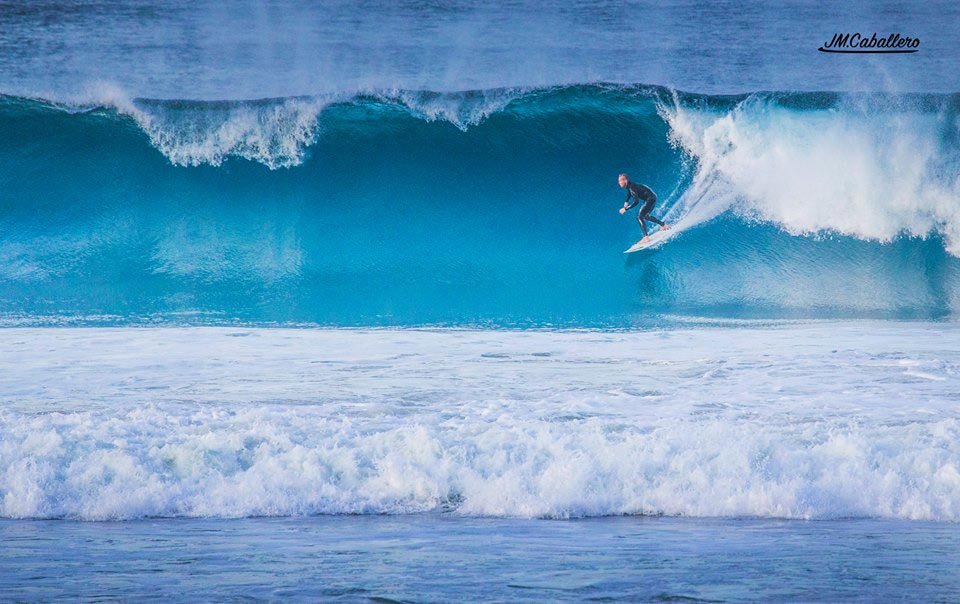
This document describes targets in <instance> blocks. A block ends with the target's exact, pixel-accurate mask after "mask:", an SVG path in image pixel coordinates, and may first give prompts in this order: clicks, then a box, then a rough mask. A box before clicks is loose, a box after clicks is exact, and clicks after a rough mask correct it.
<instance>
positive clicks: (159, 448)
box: [0, 322, 960, 521]
mask: <svg viewBox="0 0 960 604" xmlns="http://www.w3.org/2000/svg"><path fill="white" fill-rule="evenodd" d="M958 335H960V332H958V329H957V327H956V326H954V325H950V324H904V323H901V324H887V323H869V322H868V323H814V324H803V323H799V324H797V323H794V324H785V325H782V326H774V327H769V326H767V327H763V328H746V327H738V328H730V329H728V328H712V329H703V330H701V329H682V330H677V331H666V332H639V333H637V332H621V333H601V332H592V331H583V332H504V331H499V332H489V331H460V330H435V331H407V330H263V329H222V328H204V329H179V328H178V329H135V328H128V329H5V330H0V349H2V350H3V351H4V353H3V354H2V355H0V375H2V376H3V378H4V379H3V381H2V382H0V400H2V410H0V516H2V517H14V518H24V517H41V518H43V517H69V518H79V519H87V520H100V519H112V518H132V517H141V516H154V515H160V516H167V515H174V516H224V517H236V516H248V515H287V514H312V513H403V512H425V511H435V510H452V511H453V512H454V513H457V514H467V515H492V516H523V517H537V516H549V517H567V516H581V515H610V514H637V513H646V514H679V515H689V516H743V515H746V516H761V517H790V518H833V517H862V516H871V517H893V518H909V519H929V520H941V521H956V520H958V519H960V472H958V470H960V444H958V443H960V414H958V412H957V406H956V402H957V401H956V392H958V391H960V351H958V350H957V348H956V346H955V345H954V344H955V343H956V342H957V341H958V340H957V338H958Z"/></svg>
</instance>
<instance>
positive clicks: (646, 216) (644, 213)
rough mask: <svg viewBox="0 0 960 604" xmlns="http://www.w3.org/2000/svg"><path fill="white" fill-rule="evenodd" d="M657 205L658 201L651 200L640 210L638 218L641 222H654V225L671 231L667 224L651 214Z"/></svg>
mask: <svg viewBox="0 0 960 604" xmlns="http://www.w3.org/2000/svg"><path fill="white" fill-rule="evenodd" d="M655 203H657V200H656V199H651V200H649V201H647V202H646V203H645V204H643V207H642V208H640V214H639V215H638V217H639V218H640V219H641V220H649V221H650V222H652V223H654V224H659V225H660V226H662V227H663V228H665V229H669V228H670V227H668V226H667V223H665V222H664V221H662V220H660V219H659V218H657V217H656V216H653V215H651V214H650V211H651V210H653V204H655Z"/></svg>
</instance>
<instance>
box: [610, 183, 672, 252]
mask: <svg viewBox="0 0 960 604" xmlns="http://www.w3.org/2000/svg"><path fill="white" fill-rule="evenodd" d="M617 183H618V184H619V185H620V188H621V189H626V190H627V199H626V200H625V201H624V202H623V207H622V208H620V213H621V214H626V213H627V210H629V209H631V208H633V207H635V206H636V205H637V204H638V203H640V200H641V199H642V200H643V205H642V206H640V211H639V212H637V222H639V223H640V228H641V229H642V230H643V239H641V240H640V241H639V243H644V242H645V241H647V240H648V239H649V237H650V236H649V234H648V233H647V221H648V220H649V221H650V222H652V223H654V224H659V225H660V227H661V230H664V231H666V230H668V229H669V228H670V225H668V224H667V223H666V222H663V221H662V220H660V219H659V218H657V217H655V216H651V215H650V211H651V210H653V206H654V205H656V203H657V194H656V193H654V192H653V189H651V188H650V187H648V186H647V185H641V184H639V183H635V182H630V178H629V177H628V176H627V175H626V174H621V175H620V176H619V177H618V178H617ZM631 198H633V202H632V203H631V201H630V199H631Z"/></svg>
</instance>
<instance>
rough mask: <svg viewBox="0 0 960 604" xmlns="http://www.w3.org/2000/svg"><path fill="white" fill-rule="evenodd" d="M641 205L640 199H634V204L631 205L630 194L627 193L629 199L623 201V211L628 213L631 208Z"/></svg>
mask: <svg viewBox="0 0 960 604" xmlns="http://www.w3.org/2000/svg"><path fill="white" fill-rule="evenodd" d="M638 203H640V199H634V200H633V203H630V193H627V198H626V199H624V200H623V211H624V212H626V211H627V210H629V209H630V208H633V207H635V206H636V205H637V204H638Z"/></svg>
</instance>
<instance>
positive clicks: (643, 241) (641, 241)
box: [637, 235, 650, 243]
mask: <svg viewBox="0 0 960 604" xmlns="http://www.w3.org/2000/svg"><path fill="white" fill-rule="evenodd" d="M647 241H650V236H649V235H647V236H645V237H644V238H643V239H641V240H640V241H638V242H637V243H646V242H647Z"/></svg>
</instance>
